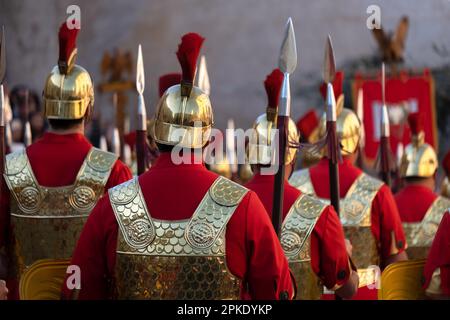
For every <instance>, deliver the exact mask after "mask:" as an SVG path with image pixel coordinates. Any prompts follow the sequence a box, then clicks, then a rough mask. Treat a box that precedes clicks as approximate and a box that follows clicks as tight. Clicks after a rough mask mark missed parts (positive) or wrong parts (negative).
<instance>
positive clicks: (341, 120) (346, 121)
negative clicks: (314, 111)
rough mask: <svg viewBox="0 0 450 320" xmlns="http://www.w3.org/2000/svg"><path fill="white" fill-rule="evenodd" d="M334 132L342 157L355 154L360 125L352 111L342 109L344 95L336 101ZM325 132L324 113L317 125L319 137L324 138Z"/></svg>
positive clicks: (359, 136)
mask: <svg viewBox="0 0 450 320" xmlns="http://www.w3.org/2000/svg"><path fill="white" fill-rule="evenodd" d="M336 115H337V118H336V132H337V135H338V138H339V143H340V146H341V153H342V155H343V156H345V155H350V154H353V153H355V152H356V150H357V148H358V145H359V140H360V138H361V123H360V122H359V119H358V116H357V115H356V113H355V112H354V111H353V110H350V109H348V108H344V94H341V95H340V96H339V98H338V99H337V101H336ZM326 132H327V119H326V113H324V114H323V115H322V118H321V120H320V125H319V136H320V137H323V136H325V134H326Z"/></svg>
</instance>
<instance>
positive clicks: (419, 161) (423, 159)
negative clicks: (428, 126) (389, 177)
mask: <svg viewBox="0 0 450 320" xmlns="http://www.w3.org/2000/svg"><path fill="white" fill-rule="evenodd" d="M408 123H409V127H410V129H411V143H410V144H408V145H407V146H406V148H405V151H404V153H403V157H402V160H401V163H400V177H402V178H407V177H420V178H429V177H432V176H433V175H434V174H435V172H436V170H437V168H438V159H437V155H436V152H435V151H434V149H433V147H432V146H430V145H429V144H428V143H425V132H424V130H423V118H422V115H421V114H420V113H411V114H410V115H409V116H408Z"/></svg>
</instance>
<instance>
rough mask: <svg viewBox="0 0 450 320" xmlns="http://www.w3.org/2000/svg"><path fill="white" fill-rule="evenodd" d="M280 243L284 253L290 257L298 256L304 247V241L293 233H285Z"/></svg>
mask: <svg viewBox="0 0 450 320" xmlns="http://www.w3.org/2000/svg"><path fill="white" fill-rule="evenodd" d="M280 243H281V247H282V248H283V251H284V253H285V254H286V255H288V256H294V255H297V254H298V253H299V252H300V249H301V247H302V239H301V238H300V236H299V235H298V234H297V233H295V232H292V231H284V232H283V233H282V234H281V239H280Z"/></svg>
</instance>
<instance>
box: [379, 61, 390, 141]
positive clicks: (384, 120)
mask: <svg viewBox="0 0 450 320" xmlns="http://www.w3.org/2000/svg"><path fill="white" fill-rule="evenodd" d="M381 96H382V102H383V106H382V110H381V136H382V137H389V136H390V127H389V113H388V110H387V105H386V69H385V65H384V62H383V64H382V65H381Z"/></svg>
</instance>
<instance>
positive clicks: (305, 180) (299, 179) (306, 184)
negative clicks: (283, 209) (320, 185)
mask: <svg viewBox="0 0 450 320" xmlns="http://www.w3.org/2000/svg"><path fill="white" fill-rule="evenodd" d="M289 183H290V184H291V185H293V186H294V187H296V188H297V189H298V190H300V191H301V192H302V193H305V194H308V195H310V196H316V192H315V191H314V186H313V184H312V181H311V176H310V174H309V169H302V170H298V171H295V172H294V173H293V174H292V176H291V177H290V179H289Z"/></svg>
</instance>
